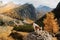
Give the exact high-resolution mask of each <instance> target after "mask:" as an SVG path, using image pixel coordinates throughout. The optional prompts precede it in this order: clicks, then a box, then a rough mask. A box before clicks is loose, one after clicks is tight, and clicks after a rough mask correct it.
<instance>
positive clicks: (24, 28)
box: [13, 24, 34, 32]
mask: <svg viewBox="0 0 60 40" xmlns="http://www.w3.org/2000/svg"><path fill="white" fill-rule="evenodd" d="M13 30H16V31H23V32H33V31H34V29H33V27H32V25H29V24H26V25H23V26H19V27H17V26H15V27H14V29H13Z"/></svg>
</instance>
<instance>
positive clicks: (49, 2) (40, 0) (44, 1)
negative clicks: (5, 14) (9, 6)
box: [0, 0, 60, 8]
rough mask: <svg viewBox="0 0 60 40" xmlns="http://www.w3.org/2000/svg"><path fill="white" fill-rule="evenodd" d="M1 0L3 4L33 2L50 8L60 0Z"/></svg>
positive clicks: (36, 5) (35, 4)
mask: <svg viewBox="0 0 60 40" xmlns="http://www.w3.org/2000/svg"><path fill="white" fill-rule="evenodd" d="M0 1H2V2H3V3H2V4H6V3H8V2H10V1H12V2H14V3H15V4H25V3H31V4H33V5H34V6H35V7H38V6H40V5H44V6H48V7H50V8H55V7H56V6H57V4H58V3H59V2H60V0H0ZM0 4H1V3H0Z"/></svg>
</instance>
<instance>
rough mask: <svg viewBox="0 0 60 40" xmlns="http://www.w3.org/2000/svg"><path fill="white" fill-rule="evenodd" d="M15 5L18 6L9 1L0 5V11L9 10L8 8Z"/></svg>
mask: <svg viewBox="0 0 60 40" xmlns="http://www.w3.org/2000/svg"><path fill="white" fill-rule="evenodd" d="M16 7H18V5H16V4H14V3H13V2H9V3H7V4H5V5H3V6H1V7H0V13H4V12H6V11H7V10H10V9H13V8H16Z"/></svg>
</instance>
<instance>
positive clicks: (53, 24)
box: [43, 12, 59, 33]
mask: <svg viewBox="0 0 60 40" xmlns="http://www.w3.org/2000/svg"><path fill="white" fill-rule="evenodd" d="M43 23H44V25H45V26H44V30H46V31H48V32H52V33H57V32H58V31H59V25H58V23H57V19H54V14H53V13H52V12H49V13H47V14H46V18H45V19H44V21H43Z"/></svg>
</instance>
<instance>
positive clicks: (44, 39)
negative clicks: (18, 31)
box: [24, 32, 52, 40]
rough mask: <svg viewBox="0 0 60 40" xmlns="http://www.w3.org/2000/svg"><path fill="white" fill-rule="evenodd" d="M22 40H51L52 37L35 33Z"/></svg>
mask: <svg viewBox="0 0 60 40" xmlns="http://www.w3.org/2000/svg"><path fill="white" fill-rule="evenodd" d="M24 40H52V36H51V35H50V34H49V35H48V34H46V33H45V34H44V35H43V36H42V34H40V35H38V34H37V33H36V32H32V33H29V34H28V35H27V36H26V37H25V38H24Z"/></svg>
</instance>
